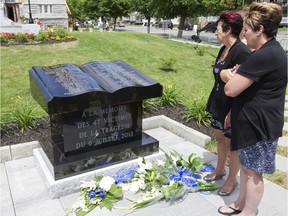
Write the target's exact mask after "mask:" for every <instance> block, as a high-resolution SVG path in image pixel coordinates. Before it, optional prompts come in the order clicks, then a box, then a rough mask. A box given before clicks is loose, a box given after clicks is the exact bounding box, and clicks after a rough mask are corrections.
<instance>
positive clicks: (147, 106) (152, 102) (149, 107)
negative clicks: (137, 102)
mask: <svg viewBox="0 0 288 216" xmlns="http://www.w3.org/2000/svg"><path fill="white" fill-rule="evenodd" d="M142 107H143V111H144V112H151V111H155V110H157V107H158V103H157V100H156V99H155V98H151V99H146V100H143V102H142Z"/></svg>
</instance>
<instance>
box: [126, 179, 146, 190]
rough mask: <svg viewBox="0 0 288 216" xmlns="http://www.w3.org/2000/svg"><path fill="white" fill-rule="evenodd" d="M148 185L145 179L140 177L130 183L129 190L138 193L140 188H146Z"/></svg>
mask: <svg viewBox="0 0 288 216" xmlns="http://www.w3.org/2000/svg"><path fill="white" fill-rule="evenodd" d="M145 187H146V184H145V182H144V180H143V179H138V180H136V181H133V182H131V183H130V185H129V190H130V191H132V192H134V193H136V192H137V191H139V190H144V189H145Z"/></svg>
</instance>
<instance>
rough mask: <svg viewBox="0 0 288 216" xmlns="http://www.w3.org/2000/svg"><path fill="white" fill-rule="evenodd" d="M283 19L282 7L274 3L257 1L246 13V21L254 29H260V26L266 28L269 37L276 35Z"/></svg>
mask: <svg viewBox="0 0 288 216" xmlns="http://www.w3.org/2000/svg"><path fill="white" fill-rule="evenodd" d="M281 19H282V8H281V7H280V6H279V5H277V4H274V3H268V2H263V3H257V2H254V3H252V4H251V6H250V7H249V11H248V13H247V14H246V15H245V18H244V20H245V21H244V22H245V24H247V25H248V26H250V27H251V28H252V29H253V31H259V30H260V26H261V25H262V26H263V28H264V31H263V32H264V34H266V35H267V37H275V36H276V34H277V31H278V27H279V24H280V22H281Z"/></svg>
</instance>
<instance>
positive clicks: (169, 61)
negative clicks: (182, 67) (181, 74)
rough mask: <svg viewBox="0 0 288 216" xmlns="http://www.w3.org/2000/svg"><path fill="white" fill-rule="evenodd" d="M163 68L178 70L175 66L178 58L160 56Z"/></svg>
mask: <svg viewBox="0 0 288 216" xmlns="http://www.w3.org/2000/svg"><path fill="white" fill-rule="evenodd" d="M160 62H161V67H160V69H161V70H164V71H176V70H175V69H174V68H173V66H174V64H175V63H176V58H175V57H174V56H163V57H161V58H160Z"/></svg>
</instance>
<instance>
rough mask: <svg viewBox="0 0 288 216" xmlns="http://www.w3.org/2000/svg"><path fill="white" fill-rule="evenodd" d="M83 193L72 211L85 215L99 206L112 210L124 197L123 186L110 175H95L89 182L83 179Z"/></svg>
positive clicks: (78, 214) (79, 215)
mask: <svg viewBox="0 0 288 216" xmlns="http://www.w3.org/2000/svg"><path fill="white" fill-rule="evenodd" d="M80 187H81V195H80V196H79V197H78V199H77V202H76V203H75V204H74V205H73V207H72V209H70V210H69V211H70V212H76V215H77V216H83V215H86V214H87V213H89V212H90V211H92V210H93V209H94V208H96V207H97V206H100V208H103V207H105V208H107V209H109V210H112V208H113V206H114V204H115V203H116V202H117V201H118V200H119V199H121V198H122V195H123V194H122V188H121V187H120V186H118V185H116V184H115V180H114V179H113V178H111V177H109V176H105V177H103V176H95V178H94V180H91V181H89V182H86V181H81V185H80Z"/></svg>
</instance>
